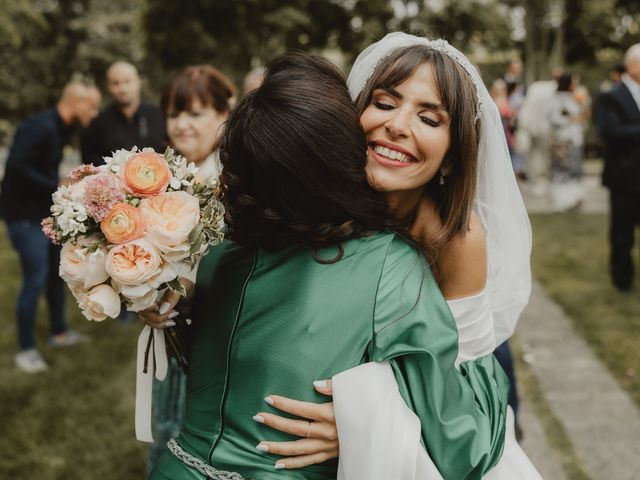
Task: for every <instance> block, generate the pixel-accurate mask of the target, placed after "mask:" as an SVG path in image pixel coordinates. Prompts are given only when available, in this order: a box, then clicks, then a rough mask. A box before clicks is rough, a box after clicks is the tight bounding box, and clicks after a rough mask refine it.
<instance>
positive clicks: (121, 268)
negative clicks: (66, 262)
mask: <svg viewBox="0 0 640 480" xmlns="http://www.w3.org/2000/svg"><path fill="white" fill-rule="evenodd" d="M106 269H107V273H108V274H109V275H110V276H111V280H112V282H111V283H112V286H113V287H114V288H115V289H116V291H118V292H119V293H121V294H122V295H123V296H124V297H126V298H127V299H128V300H129V301H130V303H131V304H132V305H130V307H129V308H128V310H131V311H138V310H142V309H144V308H147V307H149V306H151V304H153V302H154V301H155V297H156V295H155V291H156V290H157V289H158V288H159V287H160V285H161V284H162V283H164V282H169V281H171V280H173V279H175V278H176V276H177V267H176V266H174V265H173V264H171V263H166V262H163V261H162V257H161V256H160V252H159V251H158V250H157V249H156V247H154V246H153V244H152V243H151V242H149V241H148V240H146V239H144V238H139V239H137V240H133V241H131V242H128V243H123V244H120V245H116V246H114V247H112V248H111V250H109V253H108V254H107V260H106Z"/></svg>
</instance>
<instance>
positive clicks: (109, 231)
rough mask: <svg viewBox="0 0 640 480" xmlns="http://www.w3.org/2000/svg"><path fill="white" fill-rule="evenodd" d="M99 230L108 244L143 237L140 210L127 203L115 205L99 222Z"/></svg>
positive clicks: (143, 229) (143, 223)
mask: <svg viewBox="0 0 640 480" xmlns="http://www.w3.org/2000/svg"><path fill="white" fill-rule="evenodd" d="M100 230H102V233H104V236H105V237H106V238H107V240H108V241H109V243H115V244H120V243H125V242H130V241H131V240H135V239H137V238H140V237H141V236H142V235H144V232H145V222H144V218H143V216H142V213H141V212H140V209H138V208H137V207H134V206H133V205H129V204H128V203H117V204H115V205H114V206H113V208H111V210H109V213H107V216H106V217H105V218H104V220H102V222H100Z"/></svg>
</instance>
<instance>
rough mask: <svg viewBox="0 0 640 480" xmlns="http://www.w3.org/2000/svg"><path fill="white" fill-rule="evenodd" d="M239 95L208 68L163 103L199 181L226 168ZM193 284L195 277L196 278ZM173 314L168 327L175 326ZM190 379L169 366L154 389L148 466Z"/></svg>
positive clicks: (177, 417)
mask: <svg viewBox="0 0 640 480" xmlns="http://www.w3.org/2000/svg"><path fill="white" fill-rule="evenodd" d="M235 95H236V88H235V86H234V85H233V83H232V82H231V81H230V80H229V79H228V78H227V77H226V76H225V75H224V74H222V73H221V72H220V71H219V70H217V69H216V68H214V67H212V66H210V65H200V66H193V67H187V68H185V69H184V70H182V71H181V72H180V73H178V75H176V76H175V78H174V79H173V80H172V81H171V82H170V83H169V85H168V86H167V88H166V89H165V91H164V94H163V95H162V99H161V108H162V113H163V114H164V116H165V118H166V122H167V132H168V133H169V141H170V142H171V145H172V147H173V148H175V149H176V150H177V151H178V152H179V153H180V154H182V155H184V156H185V157H186V158H187V160H188V161H189V162H193V163H194V164H195V165H196V166H197V167H198V169H199V171H198V178H200V179H204V178H209V177H214V178H216V179H217V178H218V176H219V175H220V172H221V170H222V167H221V166H220V156H219V154H218V151H217V148H218V144H219V141H220V136H221V134H222V130H223V124H224V122H225V121H226V120H227V118H228V116H229V112H230V110H231V108H232V106H233V103H234V100H235ZM194 279H195V278H194ZM175 315H177V313H171V314H170V315H169V317H170V320H169V323H168V324H167V325H168V326H171V325H173V321H172V319H171V317H172V316H173V318H175ZM185 387H186V377H185V375H184V374H183V373H182V371H181V370H180V368H178V366H177V365H176V363H175V361H173V362H171V363H170V365H169V369H168V371H167V377H166V378H165V380H164V381H163V382H160V381H155V382H154V386H153V420H152V424H153V432H154V435H153V438H154V443H153V444H152V445H151V448H150V452H149V464H150V466H151V467H153V465H155V463H156V461H157V459H158V458H159V457H160V455H162V453H164V452H165V451H166V443H167V441H168V440H169V439H171V438H173V437H175V436H176V435H177V434H178V432H179V430H180V427H181V426H182V421H183V418H184V397H185V390H186V389H185Z"/></svg>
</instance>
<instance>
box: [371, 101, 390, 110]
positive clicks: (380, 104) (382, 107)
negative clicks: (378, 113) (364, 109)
mask: <svg viewBox="0 0 640 480" xmlns="http://www.w3.org/2000/svg"><path fill="white" fill-rule="evenodd" d="M373 104H374V105H375V107H376V108H377V109H379V110H391V109H393V108H394V106H393V105H391V104H390V103H384V102H373Z"/></svg>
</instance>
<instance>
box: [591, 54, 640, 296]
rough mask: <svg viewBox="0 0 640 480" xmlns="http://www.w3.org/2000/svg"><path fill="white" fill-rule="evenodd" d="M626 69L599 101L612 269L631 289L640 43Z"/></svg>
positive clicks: (639, 142)
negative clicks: (616, 83) (608, 199)
mask: <svg viewBox="0 0 640 480" xmlns="http://www.w3.org/2000/svg"><path fill="white" fill-rule="evenodd" d="M624 63H625V67H626V73H625V74H623V75H622V77H621V82H620V83H619V84H618V85H616V86H615V87H613V88H612V89H611V90H609V91H608V92H606V93H604V94H603V95H602V97H601V99H600V101H599V106H598V121H599V130H600V134H601V136H602V138H603V140H604V142H605V153H604V158H605V164H604V172H603V175H602V182H603V184H604V185H605V186H606V187H607V188H609V191H610V202H611V213H610V226H609V242H610V247H611V256H610V268H611V277H612V280H613V284H614V286H615V287H616V288H617V289H618V290H620V291H623V292H628V291H630V290H631V286H632V283H633V273H634V268H633V262H632V259H631V251H632V249H633V243H634V233H635V228H636V226H638V225H640V43H638V44H635V45H633V46H632V47H631V48H629V50H627V53H626V54H625V62H624Z"/></svg>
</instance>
